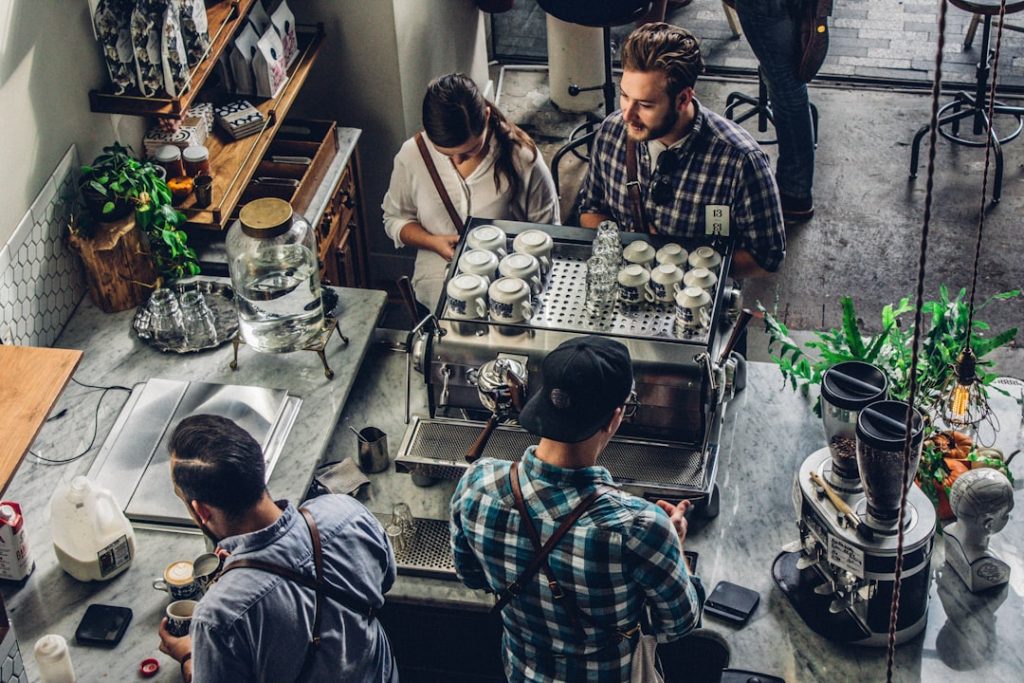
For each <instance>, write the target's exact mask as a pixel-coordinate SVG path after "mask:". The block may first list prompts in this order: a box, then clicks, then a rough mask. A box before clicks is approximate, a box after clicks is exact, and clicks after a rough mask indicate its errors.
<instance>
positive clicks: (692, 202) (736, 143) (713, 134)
mask: <svg viewBox="0 0 1024 683" xmlns="http://www.w3.org/2000/svg"><path fill="white" fill-rule="evenodd" d="M693 103H694V107H695V109H696V115H695V118H694V123H693V129H692V132H691V133H690V135H689V137H688V138H687V139H686V141H685V142H684V143H683V144H682V145H680V146H679V147H676V148H670V149H667V150H665V151H664V152H662V154H674V155H676V157H677V158H678V159H679V162H680V163H679V164H677V165H676V170H675V172H674V173H673V174H672V175H671V183H672V185H673V187H674V188H675V195H674V198H673V200H672V202H671V203H669V204H667V205H660V204H658V203H656V202H655V201H654V199H653V198H652V197H651V193H650V187H651V183H652V173H651V161H650V155H649V153H648V150H647V144H646V143H640V144H638V145H637V156H638V159H639V160H638V163H637V179H638V180H639V182H640V193H641V198H642V200H643V211H644V218H645V220H646V221H648V222H649V223H650V224H652V225H654V226H655V229H656V231H657V232H658V233H659V234H662V235H677V236H680V237H701V236H703V235H704V226H705V211H704V209H705V207H706V206H709V205H712V204H716V205H726V206H728V207H730V213H731V216H730V223H731V225H730V233H731V235H733V237H734V239H735V240H736V242H735V244H736V247H737V248H741V249H746V250H748V251H749V252H750V253H751V255H752V256H753V257H754V260H755V261H757V263H758V265H760V266H761V267H762V268H764V269H765V270H769V271H775V270H778V268H779V266H780V265H782V260H783V259H784V258H785V256H786V231H785V226H784V224H783V221H782V205H781V204H780V202H779V191H778V188H777V186H776V185H775V177H774V176H773V175H772V169H771V164H770V162H769V160H768V156H767V155H766V154H765V153H764V152H763V151H762V150H761V148H760V147H758V145H757V142H756V141H755V140H754V139H753V138H751V137H750V135H749V134H748V133H747V132H746V131H745V130H743V129H742V128H740V127H739V126H738V125H736V124H735V123H733V122H732V121H728V120H726V119H724V118H722V117H721V116H719V115H718V114H715V113H714V112H711V111H705V110H704V108H703V107H702V106H701V105H700V103H699V102H697V100H696V99H694V101H693ZM580 213H598V214H603V215H605V216H609V217H610V218H611V219H612V220H613V221H615V222H616V223H618V224H619V226H620V227H622V228H623V229H636V227H635V226H633V222H634V221H633V212H632V208H631V204H630V201H629V191H628V189H627V187H626V123H625V121H623V119H622V112H621V111H619V112H615V113H614V114H612V115H611V116H609V117H608V118H606V119H605V120H604V122H603V123H602V124H601V126H600V127H599V128H598V130H597V136H596V137H595V138H594V145H593V148H592V150H591V155H590V170H589V172H588V173H587V177H586V180H585V181H584V183H583V187H582V189H581V190H580ZM639 231H640V232H646V229H643V228H640V229H639Z"/></svg>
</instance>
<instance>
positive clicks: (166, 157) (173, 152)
mask: <svg viewBox="0 0 1024 683" xmlns="http://www.w3.org/2000/svg"><path fill="white" fill-rule="evenodd" d="M153 158H154V159H156V160H157V161H158V162H160V163H161V164H166V163H167V162H169V161H177V160H178V159H180V158H181V150H180V149H178V148H177V147H175V146H174V145H161V146H159V147H157V148H156V152H154V153H153Z"/></svg>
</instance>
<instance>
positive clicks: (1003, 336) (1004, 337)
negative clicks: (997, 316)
mask: <svg viewBox="0 0 1024 683" xmlns="http://www.w3.org/2000/svg"><path fill="white" fill-rule="evenodd" d="M1016 336H1017V328H1016V327H1011V328H1010V329H1008V330H1004V331H1003V332H1000V333H999V334H997V335H996V336H994V337H990V338H988V339H977V338H975V340H974V342H973V343H972V344H971V348H973V349H974V355H976V356H977V357H978V358H981V357H982V356H985V355H987V354H988V353H989V352H990V351H992V350H993V349H998V348H999V347H1000V346H1005V345H1006V344H1009V343H1010V342H1011V341H1012V340H1013V338H1014V337H1016Z"/></svg>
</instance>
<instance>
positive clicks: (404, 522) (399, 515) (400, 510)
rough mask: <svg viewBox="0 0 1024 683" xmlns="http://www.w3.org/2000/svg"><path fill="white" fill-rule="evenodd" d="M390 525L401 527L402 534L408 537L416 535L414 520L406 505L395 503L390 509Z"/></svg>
mask: <svg viewBox="0 0 1024 683" xmlns="http://www.w3.org/2000/svg"><path fill="white" fill-rule="evenodd" d="M391 523H392V524H397V525H398V526H399V527H401V529H402V532H403V533H405V534H407V535H408V536H412V535H414V534H415V533H416V518H415V517H413V516H412V510H410V509H409V505H408V503H395V506H394V507H393V508H392V509H391Z"/></svg>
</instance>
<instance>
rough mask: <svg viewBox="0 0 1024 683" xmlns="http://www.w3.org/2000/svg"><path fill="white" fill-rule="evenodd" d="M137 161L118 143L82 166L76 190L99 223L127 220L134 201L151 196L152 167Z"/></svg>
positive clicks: (129, 150)
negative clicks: (139, 196) (146, 194)
mask: <svg viewBox="0 0 1024 683" xmlns="http://www.w3.org/2000/svg"><path fill="white" fill-rule="evenodd" d="M146 166H150V165H149V164H148V163H147V162H142V161H139V160H137V159H136V158H135V157H133V156H132V155H131V149H130V148H129V147H125V146H123V145H121V144H119V143H116V142H115V143H114V144H113V145H110V146H109V147H104V148H103V152H102V153H101V154H100V155H99V156H97V157H96V158H95V159H94V160H93V162H92V163H91V164H87V165H85V166H82V175H81V181H80V182H79V184H78V186H79V190H80V191H81V193H82V199H83V200H84V202H85V208H86V209H87V210H88V211H89V213H90V215H91V216H92V217H93V218H94V219H95V220H96V221H99V222H103V223H108V222H113V221H117V220H120V219H122V218H124V217H126V216H128V215H129V214H130V213H131V212H132V211H133V210H134V208H135V202H134V200H133V199H134V198H135V197H137V196H138V195H139V194H140V193H142V192H151V191H152V186H153V183H152V182H151V178H152V177H153V176H154V175H158V173H159V172H158V171H156V170H155V168H156V167H152V168H146Z"/></svg>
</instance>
